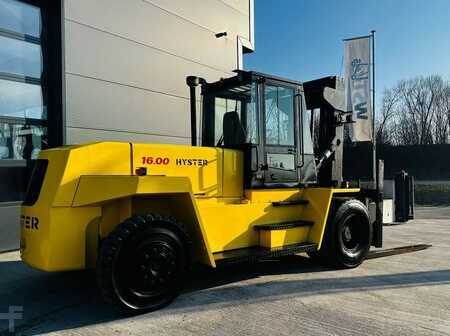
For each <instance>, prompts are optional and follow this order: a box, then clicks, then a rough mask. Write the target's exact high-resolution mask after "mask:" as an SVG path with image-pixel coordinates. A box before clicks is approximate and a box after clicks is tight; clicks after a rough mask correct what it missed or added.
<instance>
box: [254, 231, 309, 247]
mask: <svg viewBox="0 0 450 336" xmlns="http://www.w3.org/2000/svg"><path fill="white" fill-rule="evenodd" d="M309 230H310V228H309V227H297V228H292V229H286V230H272V231H269V230H263V231H259V246H263V247H270V248H274V247H281V246H286V245H292V244H296V243H303V242H307V238H308V233H309Z"/></svg>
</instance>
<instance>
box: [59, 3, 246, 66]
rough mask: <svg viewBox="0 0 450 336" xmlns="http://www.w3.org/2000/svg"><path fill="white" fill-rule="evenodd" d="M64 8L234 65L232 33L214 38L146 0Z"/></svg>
mask: <svg viewBox="0 0 450 336" xmlns="http://www.w3.org/2000/svg"><path fill="white" fill-rule="evenodd" d="M175 2H179V1H175ZM65 11H66V19H68V20H73V21H76V22H79V23H83V24H86V25H89V26H92V27H95V28H98V29H100V30H103V31H107V32H111V33H114V34H117V35H119V36H122V37H125V38H128V39H131V40H133V41H137V42H139V43H142V44H146V45H148V46H153V47H155V48H158V49H160V50H164V51H166V52H168V53H171V54H175V55H178V56H181V57H183V58H186V59H190V60H193V61H196V62H199V63H202V64H205V65H208V66H210V67H214V68H217V69H220V70H224V71H229V70H230V69H234V68H236V36H233V35H231V36H228V37H227V38H219V39H218V38H216V37H215V34H214V33H213V32H212V31H210V30H208V29H205V28H203V27H201V26H198V25H195V24H192V22H189V21H187V20H185V19H183V18H181V17H179V16H177V15H174V14H172V13H170V12H167V11H165V10H162V9H160V8H159V7H156V6H154V5H152V4H150V3H149V2H146V1H143V0H128V1H123V0H95V1H92V0H76V1H75V0H70V1H67V4H66V7H65ZM231 14H233V16H232V17H230V18H229V19H230V20H235V21H243V22H245V20H243V19H242V15H241V14H239V13H231ZM247 29H248V25H247Z"/></svg>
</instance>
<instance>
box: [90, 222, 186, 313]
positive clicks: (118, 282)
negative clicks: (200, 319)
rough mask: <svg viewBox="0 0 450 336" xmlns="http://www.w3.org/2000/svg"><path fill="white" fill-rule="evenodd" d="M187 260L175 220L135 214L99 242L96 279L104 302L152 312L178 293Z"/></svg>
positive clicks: (180, 230)
mask: <svg viewBox="0 0 450 336" xmlns="http://www.w3.org/2000/svg"><path fill="white" fill-rule="evenodd" d="M189 264H190V253H189V241H188V237H187V234H186V233H185V232H184V230H183V227H182V226H181V225H180V224H179V223H177V222H176V221H175V220H173V219H172V218H169V217H162V216H159V215H154V214H152V215H144V216H134V217H131V218H129V219H127V220H126V221H125V222H123V223H121V224H119V225H118V226H117V228H116V229H115V230H114V231H113V232H112V233H111V234H110V235H109V236H108V237H107V238H106V239H105V240H104V241H103V243H102V246H101V249H100V253H99V258H98V262H97V280H98V284H99V287H100V290H101V292H102V295H103V298H104V299H105V301H106V302H108V303H110V304H113V305H114V306H116V307H118V308H119V309H121V310H124V311H128V312H139V313H140V312H148V311H154V310H157V309H159V308H162V307H164V306H166V305H168V304H169V303H171V302H172V301H173V300H174V299H175V298H176V297H177V296H178V294H179V292H180V290H181V288H182V285H183V282H184V278H185V275H186V271H187V269H188V267H189Z"/></svg>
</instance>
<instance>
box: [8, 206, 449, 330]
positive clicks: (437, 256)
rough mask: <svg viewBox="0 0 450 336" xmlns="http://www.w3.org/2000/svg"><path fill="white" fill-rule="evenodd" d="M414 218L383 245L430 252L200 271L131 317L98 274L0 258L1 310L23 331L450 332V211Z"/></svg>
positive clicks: (390, 232)
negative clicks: (346, 262)
mask: <svg viewBox="0 0 450 336" xmlns="http://www.w3.org/2000/svg"><path fill="white" fill-rule="evenodd" d="M417 218H418V219H416V220H414V221H411V222H409V223H407V224H404V225H397V226H389V227H386V228H385V242H386V244H385V247H386V248H389V247H396V246H402V245H407V244H418V243H431V244H433V247H432V248H430V249H428V250H425V251H420V252H414V253H410V254H403V255H397V256H390V257H385V258H379V259H373V260H368V261H366V262H365V263H364V264H363V265H362V266H360V267H359V268H357V269H354V270H346V271H335V270H328V269H325V268H322V267H318V266H315V265H313V264H312V263H310V261H309V259H308V258H307V257H306V256H293V257H286V258H282V259H281V260H280V261H267V262H262V263H259V264H257V265H250V266H249V265H241V266H235V267H232V268H225V269H222V270H217V271H207V270H198V271H196V272H195V274H194V275H193V276H192V279H190V280H189V284H188V286H187V289H186V290H185V292H184V293H183V294H182V295H181V296H180V297H179V298H178V299H177V300H176V301H175V302H174V303H173V304H172V305H171V306H169V307H167V308H166V309H163V310H161V311H158V312H154V313H150V314H145V315H140V316H134V317H127V318H124V317H122V316H120V315H118V314H117V313H116V312H114V311H112V310H111V309H109V308H108V307H107V306H105V305H104V304H103V303H102V301H101V299H100V298H99V296H98V293H97V289H96V286H95V280H94V277H93V275H92V273H89V272H80V273H58V274H46V273H42V272H39V271H35V270H32V269H30V268H29V267H27V266H26V265H24V264H23V263H21V262H20V261H19V256H18V253H17V252H12V253H6V254H0V313H5V312H7V311H8V306H10V305H15V306H23V314H24V318H23V319H22V320H18V321H16V334H19V335H41V334H49V335H158V336H159V335H177V336H179V335H408V336H410V335H450V208H420V209H418V210H417ZM0 335H8V321H6V320H1V321H0Z"/></svg>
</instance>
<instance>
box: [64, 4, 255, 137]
mask: <svg viewBox="0 0 450 336" xmlns="http://www.w3.org/2000/svg"><path fill="white" fill-rule="evenodd" d="M252 25H253V1H252V0H190V1H186V0H127V1H124V0H95V1H92V0H65V2H64V41H65V42H64V44H65V51H64V53H65V124H66V130H65V132H66V134H65V135H66V143H79V142H87V141H98V140H119V141H122V140H125V141H138V142H164V143H166V142H167V143H189V139H190V122H189V90H188V87H187V86H186V83H185V78H186V76H188V75H197V76H201V77H204V78H205V79H207V80H208V81H215V80H218V79H219V78H221V77H227V76H230V75H232V70H234V69H236V68H238V67H239V66H240V64H241V57H242V55H241V53H242V47H241V45H244V46H245V47H247V48H252V43H253V41H252V40H253V37H252V35H253V33H252V29H253V27H252ZM218 32H227V36H226V37H221V38H216V36H215V34H216V33H218ZM198 120H200V118H198Z"/></svg>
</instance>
